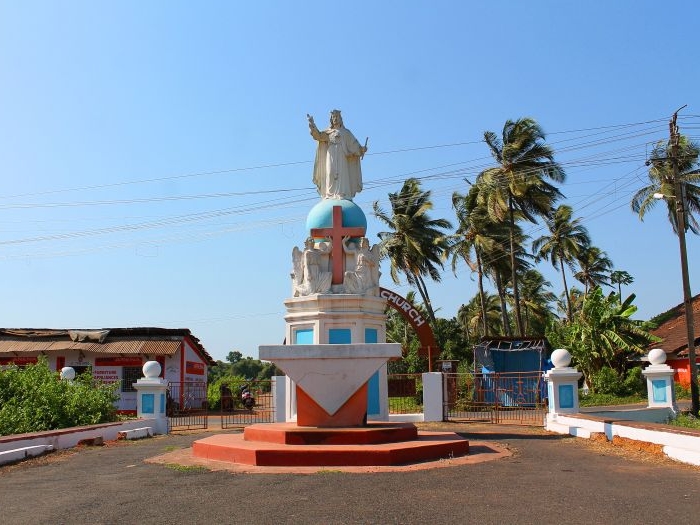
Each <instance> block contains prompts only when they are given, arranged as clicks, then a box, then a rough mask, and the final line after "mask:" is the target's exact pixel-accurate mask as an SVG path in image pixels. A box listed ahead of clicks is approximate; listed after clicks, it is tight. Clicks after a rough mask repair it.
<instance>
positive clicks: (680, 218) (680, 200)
mask: <svg viewBox="0 0 700 525" xmlns="http://www.w3.org/2000/svg"><path fill="white" fill-rule="evenodd" d="M683 107H685V106H683ZM681 109H683V108H680V109H678V110H677V111H676V112H675V113H674V114H673V117H671V121H670V122H669V132H670V139H669V152H668V153H669V156H670V159H671V167H672V168H673V187H674V193H675V200H676V227H677V230H678V232H677V233H678V244H679V246H680V251H681V274H682V277H683V306H684V307H685V327H686V332H687V336H688V362H689V364H690V400H691V406H690V411H691V413H692V414H693V415H694V416H695V417H697V416H698V410H700V406H699V399H698V366H697V363H696V361H695V359H696V358H695V326H694V324H695V323H694V318H693V303H692V299H693V296H692V295H691V293H690V278H689V276H688V252H687V250H686V246H685V230H686V224H685V213H686V202H685V186H684V185H683V182H682V181H681V177H680V174H679V173H678V156H679V152H678V150H679V147H680V144H679V143H680V134H679V133H678V124H677V117H678V112H679V111H680V110H681Z"/></svg>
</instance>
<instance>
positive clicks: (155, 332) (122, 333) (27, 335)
mask: <svg viewBox="0 0 700 525" xmlns="http://www.w3.org/2000/svg"><path fill="white" fill-rule="evenodd" d="M98 335H99V336H100V337H96V336H98ZM74 339H75V340H74ZM79 339H82V341H79ZM98 340H101V341H102V342H101V343H100V342H98ZM184 340H187V341H188V343H189V344H190V345H194V348H195V349H196V350H197V351H199V352H200V354H201V355H202V356H203V357H204V359H205V360H206V361H207V362H208V363H209V364H214V363H215V361H214V360H213V359H212V357H211V356H210V355H209V353H208V352H207V351H206V349H205V348H204V347H203V346H202V343H201V342H200V341H199V339H198V338H197V337H195V336H194V335H193V334H192V332H190V330H189V329H187V328H158V327H136V328H101V329H87V330H86V329H79V330H57V329H54V328H0V353H14V354H22V353H30V352H65V351H68V350H74V351H82V352H83V353H95V354H104V353H107V354H127V355H136V354H140V355H148V356H151V355H154V356H155V355H173V354H174V353H175V352H177V350H178V349H179V348H180V345H181V344H182V342H183V341H184Z"/></svg>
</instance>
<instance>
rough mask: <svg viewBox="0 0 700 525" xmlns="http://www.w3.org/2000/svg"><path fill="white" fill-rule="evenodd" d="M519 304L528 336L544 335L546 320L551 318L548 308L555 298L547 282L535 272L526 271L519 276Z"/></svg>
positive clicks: (550, 284)
mask: <svg viewBox="0 0 700 525" xmlns="http://www.w3.org/2000/svg"><path fill="white" fill-rule="evenodd" d="M520 282H521V290H520V291H521V293H520V297H521V302H522V306H523V310H524V311H525V327H526V329H527V333H528V334H534V333H537V334H544V329H545V326H546V325H547V320H548V319H549V318H550V317H551V316H552V312H551V310H550V308H549V305H550V304H551V303H554V302H555V301H556V299H557V296H556V295H554V293H553V292H552V291H551V290H549V289H548V288H549V287H551V286H552V283H550V282H549V281H547V280H546V279H545V278H544V277H543V276H542V274H541V273H540V272H538V271H537V270H527V271H526V272H524V273H523V274H522V275H521V276H520Z"/></svg>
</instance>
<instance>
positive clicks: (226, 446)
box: [192, 423, 469, 467]
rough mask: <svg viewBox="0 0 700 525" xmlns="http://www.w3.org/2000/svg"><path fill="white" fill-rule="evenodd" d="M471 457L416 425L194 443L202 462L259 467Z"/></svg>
mask: <svg viewBox="0 0 700 525" xmlns="http://www.w3.org/2000/svg"><path fill="white" fill-rule="evenodd" d="M468 453H469V441H468V440H466V439H464V438H462V437H460V436H458V435H457V434H455V433H453V432H419V431H418V430H417V429H416V427H415V425H413V424H411V423H371V424H369V425H367V426H366V427H362V428H357V427H351V428H316V427H300V426H297V425H295V424H294V423H261V424H256V425H250V426H248V427H246V429H245V430H244V432H243V434H219V435H216V436H211V437H208V438H204V439H200V440H198V441H195V442H194V443H193V444H192V454H193V455H194V456H195V457H199V458H203V459H212V460H216V461H226V462H231V463H239V464H243V465H256V466H277V467H279V466H292V467H304V466H306V467H313V466H389V465H405V464H410V463H418V462H421V461H430V460H436V459H441V458H453V457H458V456H464V455H466V454H468Z"/></svg>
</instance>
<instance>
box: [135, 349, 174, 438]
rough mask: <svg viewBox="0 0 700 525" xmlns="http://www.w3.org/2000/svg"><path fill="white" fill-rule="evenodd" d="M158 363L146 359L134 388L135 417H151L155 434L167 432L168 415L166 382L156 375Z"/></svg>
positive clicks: (158, 367)
mask: <svg viewBox="0 0 700 525" xmlns="http://www.w3.org/2000/svg"><path fill="white" fill-rule="evenodd" d="M160 370H161V368H160V364H159V363H158V362H157V361H148V362H146V363H145V364H144V365H143V375H144V376H145V377H142V378H141V379H139V380H138V381H136V383H134V388H135V389H136V390H137V395H136V417H138V418H142V419H152V420H153V421H154V422H153V425H154V428H153V431H154V433H156V434H167V433H168V416H167V414H166V413H165V402H166V395H165V393H166V390H167V388H168V382H167V381H166V380H165V379H161V378H160V377H158V376H159V375H160Z"/></svg>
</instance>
